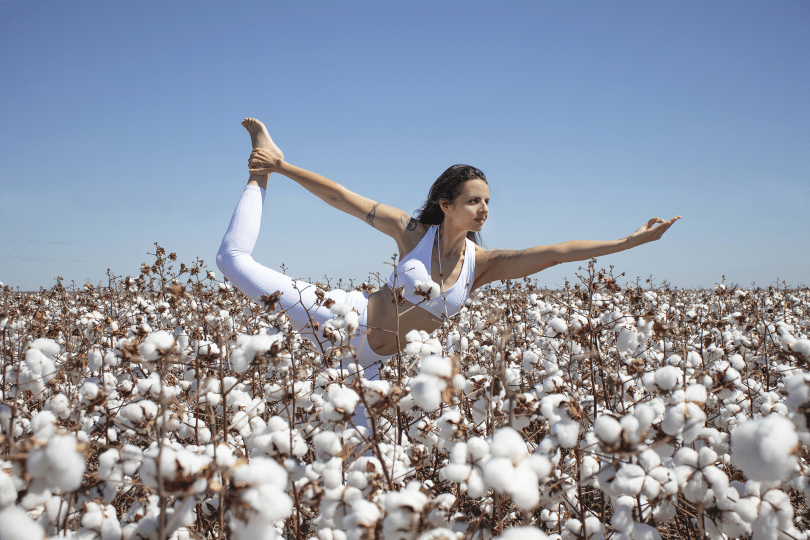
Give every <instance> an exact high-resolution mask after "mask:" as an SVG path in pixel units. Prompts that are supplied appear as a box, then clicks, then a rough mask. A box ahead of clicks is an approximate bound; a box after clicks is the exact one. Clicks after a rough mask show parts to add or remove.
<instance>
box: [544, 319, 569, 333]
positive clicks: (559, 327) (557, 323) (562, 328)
mask: <svg viewBox="0 0 810 540" xmlns="http://www.w3.org/2000/svg"><path fill="white" fill-rule="evenodd" d="M548 325H549V326H550V327H551V328H553V329H554V332H556V333H558V334H564V333H565V332H566V331H567V330H568V325H567V324H565V321H564V320H562V319H560V318H559V317H554V318H552V319H551V320H550V321H548Z"/></svg>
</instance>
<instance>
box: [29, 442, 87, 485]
mask: <svg viewBox="0 0 810 540" xmlns="http://www.w3.org/2000/svg"><path fill="white" fill-rule="evenodd" d="M76 445H77V440H76V436H75V435H73V434H71V435H56V436H54V437H53V438H52V439H51V440H50V442H49V443H48V445H47V446H45V447H41V448H34V449H33V450H31V451H30V452H29V453H28V458H27V459H26V468H27V470H28V471H29V472H30V473H31V475H32V476H33V477H34V478H37V479H40V480H43V481H44V482H45V485H47V486H48V488H50V489H59V490H62V492H70V491H75V490H77V489H78V488H79V486H81V484H82V479H83V477H84V469H85V463H84V461H85V460H84V455H82V454H81V453H79V452H78V451H77V450H76Z"/></svg>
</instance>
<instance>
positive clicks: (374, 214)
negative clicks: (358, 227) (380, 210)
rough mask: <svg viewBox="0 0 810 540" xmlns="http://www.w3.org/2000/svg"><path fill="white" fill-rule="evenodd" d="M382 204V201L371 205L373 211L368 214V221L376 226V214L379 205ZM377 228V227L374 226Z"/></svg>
mask: <svg viewBox="0 0 810 540" xmlns="http://www.w3.org/2000/svg"><path fill="white" fill-rule="evenodd" d="M378 206H380V203H374V206H372V207H371V212H369V213H368V215H367V216H366V223H368V224H369V225H371V226H372V227H374V216H376V215H377V207H378ZM374 228H375V229H376V227H374Z"/></svg>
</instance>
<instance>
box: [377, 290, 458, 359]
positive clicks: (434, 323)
mask: <svg viewBox="0 0 810 540" xmlns="http://www.w3.org/2000/svg"><path fill="white" fill-rule="evenodd" d="M392 297H393V293H392V292H391V289H390V288H389V287H388V285H384V286H383V288H382V289H380V290H379V291H375V292H373V293H371V294H370V295H368V312H367V313H366V316H367V321H366V325H367V326H368V327H369V329H370V331H369V334H368V344H369V346H370V347H371V348H372V350H373V351H374V352H375V353H377V354H379V355H380V356H390V355H393V354H396V353H397V352H399V349H398V348H397V338H396V335H397V333H399V345H400V346H401V347H402V348H405V345H406V343H407V342H406V341H405V335H406V334H407V333H408V332H410V331H411V330H413V329H416V330H424V331H425V332H427V333H431V332H433V331H434V330H436V329H437V328H439V326H441V324H442V321H441V319H439V318H438V317H436V316H434V315H433V314H432V313H430V312H428V311H426V310H424V309H422V308H421V307H419V306H414V304H412V303H411V302H408V301H407V300H406V301H405V303H404V304H403V305H401V306H396V305H394V302H393V301H392V300H391V299H392ZM397 312H399V314H400V315H399V332H397Z"/></svg>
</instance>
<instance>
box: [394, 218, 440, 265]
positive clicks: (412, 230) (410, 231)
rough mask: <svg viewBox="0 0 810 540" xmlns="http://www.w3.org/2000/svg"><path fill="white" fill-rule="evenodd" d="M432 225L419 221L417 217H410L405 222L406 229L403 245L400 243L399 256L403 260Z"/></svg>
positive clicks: (403, 235)
mask: <svg viewBox="0 0 810 540" xmlns="http://www.w3.org/2000/svg"><path fill="white" fill-rule="evenodd" d="M431 227H432V225H428V224H425V223H422V222H421V221H418V220H417V219H416V218H412V217H411V218H409V219H408V221H407V223H406V224H405V230H404V232H403V234H402V236H401V242H402V243H401V245H399V246H398V247H399V258H400V260H402V259H403V258H405V256H406V255H408V253H410V252H411V251H413V250H414V249H415V248H416V246H418V245H419V242H421V241H422V239H423V238H424V237H425V235H426V234H427V232H428V230H430V228H431Z"/></svg>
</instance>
